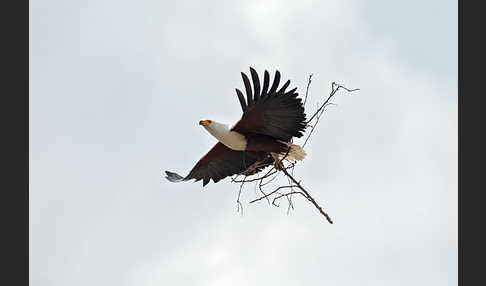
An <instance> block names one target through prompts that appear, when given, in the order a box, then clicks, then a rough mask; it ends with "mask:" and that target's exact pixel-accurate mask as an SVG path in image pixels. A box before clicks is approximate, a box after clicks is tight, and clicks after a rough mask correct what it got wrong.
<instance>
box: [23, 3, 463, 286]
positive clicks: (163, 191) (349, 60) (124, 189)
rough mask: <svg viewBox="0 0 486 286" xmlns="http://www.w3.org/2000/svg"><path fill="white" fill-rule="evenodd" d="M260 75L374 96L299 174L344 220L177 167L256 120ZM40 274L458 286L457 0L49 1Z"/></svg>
mask: <svg viewBox="0 0 486 286" xmlns="http://www.w3.org/2000/svg"><path fill="white" fill-rule="evenodd" d="M392 2H393V3H392ZM395 2H396V3H395ZM249 66H253V67H255V68H256V69H257V71H259V72H260V73H263V70H264V69H268V70H269V71H270V72H271V73H272V74H273V73H274V71H275V69H279V70H280V71H281V72H282V76H283V78H285V79H290V80H292V86H296V87H298V88H299V90H300V92H301V94H302V93H303V92H304V90H305V86H306V83H307V78H308V76H309V74H311V73H313V74H314V77H313V82H312V85H311V87H310V102H309V106H308V107H307V113H312V110H313V108H314V107H315V106H316V104H317V103H318V102H322V100H323V99H324V98H325V97H326V95H327V94H328V93H329V91H330V84H331V82H332V81H337V82H339V83H341V84H343V85H346V86H347V87H349V88H360V89H361V90H360V91H359V92H356V93H353V94H347V93H345V92H343V93H338V94H337V95H336V97H335V98H334V103H336V104H337V106H332V107H330V108H329V109H328V110H327V111H326V112H325V114H324V116H323V118H322V120H321V122H320V125H319V129H318V131H317V133H316V134H315V135H314V137H313V139H312V141H311V142H310V143H309V144H308V145H307V146H306V151H307V154H308V156H307V158H306V159H305V160H304V161H303V162H301V163H300V164H299V166H298V168H297V169H296V173H295V175H296V177H298V178H299V179H301V180H302V181H303V182H304V185H305V186H306V187H307V188H308V189H309V190H310V192H311V193H312V194H313V195H314V197H315V199H316V200H317V201H318V202H319V203H321V205H322V206H323V207H324V209H325V210H326V211H327V212H328V213H329V214H330V215H331V217H332V218H333V219H334V221H335V224H333V225H330V224H328V223H327V222H326V221H325V220H324V218H323V217H322V216H320V215H319V213H318V212H317V211H316V209H314V208H313V207H312V206H311V205H310V204H309V203H308V202H306V201H305V200H303V199H302V198H298V197H296V198H295V199H294V205H295V210H294V211H293V212H290V213H289V214H288V215H287V212H286V210H287V209H286V207H285V206H282V207H280V208H276V207H270V206H269V205H267V204H266V203H264V202H262V203H261V204H249V203H248V202H249V201H250V200H251V199H254V198H256V196H257V195H258V194H257V193H255V192H254V190H253V189H252V188H251V187H248V188H247V189H244V191H243V194H242V201H243V205H244V213H243V216H242V215H240V214H239V213H238V212H237V204H236V202H235V201H236V197H237V193H238V187H237V186H236V185H234V184H232V183H230V182H229V181H228V180H224V181H222V182H220V183H218V184H213V183H210V184H209V185H208V186H206V187H205V188H204V189H203V188H202V187H201V186H202V184H201V183H200V182H198V183H192V182H187V183H180V184H172V183H170V182H168V181H166V180H165V179H164V178H163V177H161V173H162V171H164V170H172V171H176V172H178V173H181V174H186V173H187V172H188V171H189V170H190V169H191V168H192V167H193V165H194V164H195V162H196V161H197V160H198V159H199V158H200V157H201V156H202V155H203V154H204V153H205V152H207V150H208V149H209V148H211V146H212V145H214V143H215V139H214V138H212V137H211V136H210V135H209V134H208V133H207V132H206V131H205V130H204V129H203V128H201V127H200V126H198V125H197V123H198V121H199V120H201V119H213V120H217V121H220V122H226V123H228V124H233V123H234V122H236V121H237V120H238V119H239V117H240V116H241V109H240V106H239V103H238V100H237V97H236V94H235V92H234V88H235V87H238V88H240V89H242V88H243V84H242V82H241V78H240V72H241V71H246V72H248V67H249ZM296 143H303V141H302V140H300V141H299V140H296ZM30 282H31V285H46V286H47V285H59V286H61V285H62V286H64V285H72V286H75V285H137V286H145V285H147V286H149V285H303V284H305V285H373V286H376V285H456V284H457V2H456V1H438V0H437V1H435V0H432V1H425V2H424V1H418V0H414V1H400V2H398V1H379V0H374V1H353V0H332V1H331V0H329V1H311V0H303V1H277V0H267V1H261V0H259V1H256V0H247V1H204V2H203V1H181V0H179V1H155V0H141V1H114V0H96V1H94V0H84V1H79V0H78V1H60V0H46V1H39V0H33V1H30Z"/></svg>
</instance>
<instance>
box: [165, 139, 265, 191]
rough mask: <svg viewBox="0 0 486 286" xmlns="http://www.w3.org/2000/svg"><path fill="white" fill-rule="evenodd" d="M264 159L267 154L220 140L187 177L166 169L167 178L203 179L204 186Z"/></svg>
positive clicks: (176, 179)
mask: <svg viewBox="0 0 486 286" xmlns="http://www.w3.org/2000/svg"><path fill="white" fill-rule="evenodd" d="M262 159H266V157H265V154H261V153H256V152H245V151H235V150H232V149H230V148H228V147H226V145H224V144H222V143H221V142H218V143H217V144H216V145H214V147H213V148H211V150H209V152H208V153H207V154H206V155H204V157H202V158H201V159H200V160H199V161H198V162H197V164H196V165H195V166H194V168H192V170H191V171H190V172H189V174H188V175H187V176H186V177H182V176H180V175H178V174H176V173H173V172H168V171H166V174H167V177H166V178H167V179H168V180H169V181H171V182H181V181H187V180H191V179H195V180H196V181H200V180H203V187H204V186H206V185H207V184H208V183H209V180H210V179H212V180H213V182H215V183H217V182H218V181H220V180H222V179H224V178H226V177H228V176H232V175H235V174H240V173H242V172H244V171H246V170H247V169H248V168H249V167H250V166H252V165H253V164H254V163H255V162H257V161H259V160H262ZM266 166H267V165H263V166H260V167H258V168H256V169H255V170H254V172H252V174H255V173H257V172H259V171H261V170H263V169H264V168H265V167H266Z"/></svg>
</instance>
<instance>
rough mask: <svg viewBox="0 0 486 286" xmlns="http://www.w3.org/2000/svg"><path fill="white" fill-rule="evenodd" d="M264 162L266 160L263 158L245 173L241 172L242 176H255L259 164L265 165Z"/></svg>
mask: <svg viewBox="0 0 486 286" xmlns="http://www.w3.org/2000/svg"><path fill="white" fill-rule="evenodd" d="M266 160H267V158H264V159H262V160H260V161H256V162H255V163H253V164H252V165H251V166H250V167H248V168H247V169H246V170H245V171H243V173H242V174H243V175H245V176H250V175H253V174H255V173H256V172H257V169H258V167H259V166H260V165H261V164H263V163H265V161H266Z"/></svg>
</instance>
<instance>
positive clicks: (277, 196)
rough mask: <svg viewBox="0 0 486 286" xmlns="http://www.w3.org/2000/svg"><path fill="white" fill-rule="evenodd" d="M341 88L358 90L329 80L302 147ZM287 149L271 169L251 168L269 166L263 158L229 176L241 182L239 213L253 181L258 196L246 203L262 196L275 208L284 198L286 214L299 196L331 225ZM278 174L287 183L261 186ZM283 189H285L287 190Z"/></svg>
mask: <svg viewBox="0 0 486 286" xmlns="http://www.w3.org/2000/svg"><path fill="white" fill-rule="evenodd" d="M312 76H313V74H311V75H309V79H308V82H307V88H306V93H305V98H304V102H303V104H304V106H305V105H306V103H307V100H308V96H309V87H310V84H311V82H312ZM340 89H342V90H345V91H347V92H354V91H358V90H360V89H359V88H355V89H349V88H346V87H344V86H342V85H340V84H337V83H335V82H332V83H331V92H330V94H329V96H328V97H327V99H326V100H325V101H324V102H323V103H322V104H318V105H317V107H316V111H315V112H314V113H313V114H312V116H311V117H310V119H309V120H307V122H306V126H307V127H308V128H310V131H308V132H307V136H306V138H305V141H304V143H303V145H302V147H304V146H305V145H306V144H307V142H309V139H310V137H311V135H312V134H313V133H314V131H315V129H316V127H317V125H318V123H319V120H320V119H321V117H322V115H323V114H324V111H325V110H326V107H328V106H330V105H336V104H334V103H332V102H330V100H331V98H332V97H333V96H334V95H335V94H336V93H337V92H338V91H339V90H340ZM291 142H292V141H291ZM289 151H290V148H289V149H288V150H287V153H286V154H285V155H284V156H282V157H281V158H279V157H274V161H275V162H274V163H273V164H274V166H273V167H272V168H270V169H269V170H268V171H267V172H266V173H265V174H263V175H261V174H258V173H257V174H255V172H254V171H255V170H257V168H262V167H266V166H271V165H272V163H263V162H265V161H266V159H264V160H262V161H260V162H256V163H254V164H253V165H252V166H250V167H249V168H248V169H247V170H245V171H244V172H242V173H240V174H237V175H235V176H233V177H232V178H231V181H232V182H234V183H239V184H240V186H239V192H238V198H237V200H236V202H237V204H238V212H240V211H241V214H242V215H243V205H242V203H241V200H240V198H241V193H242V188H243V186H244V184H246V183H252V182H253V183H254V187H255V191H256V190H257V189H258V191H259V192H260V194H261V196H259V197H258V198H256V199H253V200H251V201H250V202H249V203H250V204H252V203H256V202H259V201H261V200H263V199H265V200H266V201H267V203H268V204H269V205H270V204H271V205H273V206H276V207H278V206H280V200H281V199H282V198H286V199H287V203H288V206H287V214H289V212H290V210H294V203H293V201H292V199H293V195H301V196H303V197H304V198H305V199H306V200H307V201H309V202H310V203H312V204H313V205H314V207H315V208H316V209H317V210H318V211H319V212H320V213H321V214H322V215H323V216H324V217H325V218H326V220H327V221H328V222H329V223H330V224H332V223H333V221H332V219H331V218H330V216H329V215H328V214H327V213H326V212H325V211H324V210H323V208H322V207H321V206H320V205H319V204H318V203H317V202H316V200H315V199H314V198H313V197H312V196H311V195H310V193H309V192H308V191H307V190H306V189H305V188H304V187H303V186H302V183H301V181H297V180H296V179H295V177H294V170H295V167H296V162H291V161H289V160H287V159H286V157H287V155H288V153H289ZM267 162H268V161H267ZM285 162H287V163H286V164H285ZM289 170H290V171H289ZM280 173H283V174H284V175H285V178H286V179H287V183H288V185H281V186H278V187H275V188H274V189H273V191H271V192H266V191H265V190H264V189H265V188H266V187H267V186H268V185H270V184H272V183H275V182H276V179H277V178H278V177H279V174H280ZM251 176H256V177H255V178H248V177H251ZM241 177H243V178H241ZM286 190H288V191H286ZM270 200H271V202H270Z"/></svg>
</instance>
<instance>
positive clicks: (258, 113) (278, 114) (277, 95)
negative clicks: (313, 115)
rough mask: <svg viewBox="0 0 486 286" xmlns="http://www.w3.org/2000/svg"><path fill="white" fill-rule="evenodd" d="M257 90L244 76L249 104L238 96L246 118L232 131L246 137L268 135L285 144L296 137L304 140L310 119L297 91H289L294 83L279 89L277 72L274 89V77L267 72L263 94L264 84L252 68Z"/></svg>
mask: <svg viewBox="0 0 486 286" xmlns="http://www.w3.org/2000/svg"><path fill="white" fill-rule="evenodd" d="M250 72H251V78H252V81H253V89H252V87H251V85H250V80H249V79H248V76H247V75H246V74H244V73H241V76H242V78H243V83H244V84H245V90H246V100H245V97H244V96H243V93H242V92H241V91H240V90H239V89H236V94H237V95H238V99H239V101H240V105H241V108H242V109H243V116H242V117H241V119H240V120H239V121H238V122H237V123H236V124H235V126H233V128H232V129H231V130H233V131H236V132H239V133H242V134H245V135H251V134H259V135H267V136H271V137H273V138H276V139H280V140H283V141H286V142H288V141H290V139H291V138H292V137H302V135H303V132H304V130H305V127H306V119H305V113H304V106H303V104H302V100H301V99H300V98H297V96H298V93H297V92H296V90H297V88H294V89H292V90H290V91H287V92H286V91H285V90H286V89H287V87H288V86H289V85H290V80H287V82H285V84H284V85H283V86H282V87H281V88H280V89H278V85H279V83H280V72H279V71H278V70H277V71H276V72H275V77H274V79H273V83H272V86H271V87H270V89H268V88H269V86H270V75H269V73H268V71H265V73H264V77H263V87H262V88H261V90H260V80H259V78H258V74H257V72H256V71H255V70H254V69H253V68H251V67H250Z"/></svg>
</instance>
